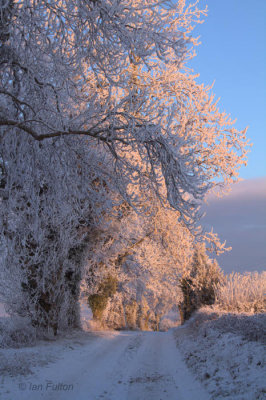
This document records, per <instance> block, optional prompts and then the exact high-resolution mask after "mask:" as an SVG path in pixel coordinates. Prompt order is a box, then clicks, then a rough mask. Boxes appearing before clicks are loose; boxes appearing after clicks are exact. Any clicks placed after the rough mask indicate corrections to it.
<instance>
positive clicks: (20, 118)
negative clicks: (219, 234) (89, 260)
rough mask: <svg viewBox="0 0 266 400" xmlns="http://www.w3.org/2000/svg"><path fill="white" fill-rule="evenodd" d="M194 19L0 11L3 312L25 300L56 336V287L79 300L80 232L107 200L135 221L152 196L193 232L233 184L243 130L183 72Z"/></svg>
mask: <svg viewBox="0 0 266 400" xmlns="http://www.w3.org/2000/svg"><path fill="white" fill-rule="evenodd" d="M203 14H204V12H203V11H200V10H199V9H198V8H197V6H196V5H194V6H192V5H188V6H186V5H185V1H183V0H179V1H177V2H176V3H171V2H169V1H168V0H163V1H160V2H157V1H153V0H144V1H143V0H134V1H133V0H121V1H117V0H96V1H92V0H91V1H90V0H88V1H80V0H62V1H55V0H49V1H46V0H40V1H33V0H16V1H14V0H0V168H1V169H0V171H1V194H0V196H1V220H0V229H1V230H0V234H1V237H0V245H1V249H2V255H1V265H2V269H1V274H3V279H4V280H5V281H7V282H9V283H8V284H7V285H6V288H5V293H4V294H5V296H6V298H9V308H10V309H13V310H16V312H20V310H19V309H17V304H18V303H19V302H21V299H22V298H23V299H24V300H23V301H22V309H23V312H24V311H25V309H28V311H27V313H28V314H30V315H31V320H32V322H34V321H35V322H34V323H36V324H37V325H43V326H44V327H45V329H46V328H47V327H49V326H50V325H51V320H52V321H53V322H52V325H53V327H54V328H53V329H54V331H56V329H57V326H58V324H59V319H60V315H63V312H62V310H64V307H65V306H63V305H64V304H70V303H71V304H72V302H71V301H69V302H68V301H67V300H66V295H65V294H62V293H63V291H62V289H63V288H66V280H67V279H68V282H69V284H68V289H67V290H66V293H69V296H70V297H71V296H72V297H74V298H75V299H76V298H77V296H78V294H77V290H76V289H77V285H74V286H73V279H74V281H77V282H78V281H79V274H80V265H81V264H82V260H81V259H80V257H81V258H82V257H83V250H84V251H85V247H86V246H87V244H88V242H89V243H90V244H91V243H94V240H95V238H94V237H93V234H92V233H89V232H87V231H90V232H91V231H92V232H94V233H95V232H96V230H94V229H93V223H92V220H94V219H95V218H97V217H98V216H99V215H101V216H103V215H104V214H107V212H108V211H106V210H108V209H112V210H114V209H115V208H114V203H113V201H114V199H115V196H113V193H114V192H115V193H116V196H117V198H119V199H120V197H119V196H121V197H122V198H123V199H124V202H125V204H126V207H128V206H133V207H135V208H137V207H139V206H141V209H142V212H145V210H146V212H148V211H147V209H148V205H149V201H150V197H151V196H157V197H158V198H160V200H161V201H162V203H163V204H164V205H166V204H170V205H171V207H172V208H173V209H175V210H177V212H178V213H177V215H178V217H179V218H180V223H182V224H183V225H187V226H189V227H193V226H194V225H195V224H196V222H197V219H198V217H199V215H198V206H199V203H200V201H201V200H202V199H203V198H204V196H205V195H206V193H207V192H208V191H209V190H210V189H211V188H212V187H214V186H221V187H223V186H224V185H225V184H228V183H231V182H233V181H234V180H236V179H237V171H238V169H239V167H240V166H241V165H242V164H243V163H244V162H245V160H246V139H245V132H244V131H243V132H238V131H237V130H236V129H234V128H233V122H232V121H231V120H230V118H229V117H228V116H227V115H226V114H225V113H220V112H219V110H218V107H217V104H216V102H215V101H214V98H213V96H212V95H211V92H210V88H205V87H204V86H203V85H198V84H197V83H196V82H195V77H194V76H193V75H191V74H190V73H189V71H188V70H187V69H186V61H187V60H188V59H189V58H190V57H192V55H193V46H194V45H196V40H195V39H193V37H192V35H191V32H192V29H193V24H195V23H197V22H199V20H200V18H201V16H202V15H203ZM108 173H109V175H108ZM119 202H120V203H121V201H120V200H119ZM104 210H105V211H104ZM146 226H148V225H146ZM84 229H85V230H86V232H84ZM148 233H149V232H148V231H147V234H148ZM85 236H86V240H85ZM136 237H137V236H136ZM83 239H84V240H85V242H86V244H84V247H83V245H82V240H83ZM125 240H126V239H125ZM119 243H120V242H119ZM80 246H81V247H80ZM68 269H70V270H71V272H69V274H67V271H68ZM75 275H77V276H76V277H75V278H74V276H75ZM13 276H15V279H14V280H13V284H12V285H13V286H12V285H11V282H12V277H13ZM67 276H68V278H67ZM62 277H63V278H62ZM62 279H63V281H64V283H63V286H62V283H61V282H62ZM46 285H48V287H49V288H50V289H51V290H50V289H49V290H48V289H47V286H46ZM8 288H9V289H8ZM12 288H13V293H12ZM14 288H15V289H14ZM52 288H53V289H52ZM47 290H48V292H49V294H47V293H48V292H47ZM12 296H13V297H12ZM21 296H22V297H21ZM26 298H27V300H25V299H26ZM47 299H49V301H48V300H47ZM24 301H25V304H24V303H23V302H24ZM47 301H48V305H47ZM73 304H74V303H73ZM67 307H68V306H67ZM60 310H61V311H60ZM65 315H67V314H65ZM70 315H71V313H70ZM36 321H37V322H36Z"/></svg>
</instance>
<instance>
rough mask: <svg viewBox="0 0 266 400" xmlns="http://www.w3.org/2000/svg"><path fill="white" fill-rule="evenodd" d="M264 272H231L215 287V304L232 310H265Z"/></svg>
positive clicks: (265, 282)
mask: <svg viewBox="0 0 266 400" xmlns="http://www.w3.org/2000/svg"><path fill="white" fill-rule="evenodd" d="M265 292H266V272H265V271H263V272H262V273H258V272H253V273H251V272H248V273H245V274H240V273H232V274H230V275H228V276H227V277H226V282H225V283H224V284H218V285H217V287H216V304H217V306H218V307H219V308H220V309H222V310H227V311H232V312H254V313H258V312H265V311H266V300H265Z"/></svg>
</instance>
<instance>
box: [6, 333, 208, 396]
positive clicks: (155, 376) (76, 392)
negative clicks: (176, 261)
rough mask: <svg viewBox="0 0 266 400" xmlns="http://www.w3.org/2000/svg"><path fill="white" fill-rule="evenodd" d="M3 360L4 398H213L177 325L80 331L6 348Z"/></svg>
mask: <svg viewBox="0 0 266 400" xmlns="http://www.w3.org/2000/svg"><path fill="white" fill-rule="evenodd" d="M1 365H2V368H1V375H2V379H1V380H0V392H1V396H0V399H1V400H2V399H3V400H23V399H27V400H38V399H47V400H48V399H49V400H52V399H56V400H60V399H64V400H67V399H71V400H72V399H73V400H74V399H75V400H76V399H78V400H127V399H128V400H144V399H145V400H149V399H152V400H160V399H161V400H166V399H167V400H177V399H178V400H195V399H197V400H207V399H209V396H208V394H207V392H206V391H205V390H204V389H203V388H202V386H201V384H200V383H199V382H197V381H195V379H194V378H193V376H192V375H191V374H190V372H189V371H188V369H187V367H186V365H185V363H184V361H183V360H182V357H181V354H180V352H179V350H178V349H177V347H176V343H175V339H174V336H173V331H168V332H127V331H124V332H94V333H92V332H91V333H89V332H76V333H74V334H71V335H69V336H68V337H64V338H61V339H59V340H58V341H56V342H40V343H38V345H37V346H34V347H27V348H25V347H24V348H21V349H3V350H1ZM11 375H12V376H11Z"/></svg>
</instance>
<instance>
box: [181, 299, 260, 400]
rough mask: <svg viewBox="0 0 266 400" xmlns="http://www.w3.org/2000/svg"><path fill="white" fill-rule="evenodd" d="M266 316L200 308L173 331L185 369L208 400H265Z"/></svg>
mask: <svg viewBox="0 0 266 400" xmlns="http://www.w3.org/2000/svg"><path fill="white" fill-rule="evenodd" d="M265 328H266V314H257V315H249V314H229V313H225V312H221V311H218V310H215V309H212V308H210V307H208V308H207V307H206V308H202V309H201V310H199V311H198V312H196V313H195V315H194V316H193V317H192V318H191V320H189V321H188V322H187V323H186V324H184V325H183V326H182V327H179V328H178V329H176V330H175V337H176V340H177V344H178V348H179V350H180V351H181V353H182V355H183V357H184V360H185V361H186V364H187V366H188V367H189V368H190V369H191V370H192V372H193V373H194V375H195V376H196V377H197V378H198V379H199V380H200V381H201V382H202V383H203V384H204V385H205V387H206V389H207V391H208V392H209V394H210V395H211V399H213V400H214V399H215V400H219V399H230V400H251V399H252V400H262V399H266V382H265V373H266V371H265V358H266V354H265V343H266V338H265V336H266V333H265V332H266V329H265Z"/></svg>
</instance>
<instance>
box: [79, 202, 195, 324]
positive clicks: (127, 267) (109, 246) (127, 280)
mask: <svg viewBox="0 0 266 400" xmlns="http://www.w3.org/2000/svg"><path fill="white" fill-rule="evenodd" d="M151 201H152V199H151ZM152 210H153V213H152V214H150V213H148V214H147V215H146V214H138V213H136V212H135V211H133V210H132V209H130V208H128V207H127V208H126V209H125V206H124V205H121V208H120V210H119V211H120V213H119V212H118V216H117V217H116V218H115V217H112V219H111V221H105V223H103V224H102V225H101V229H99V227H98V229H99V231H98V234H97V240H95V241H94V243H93V244H92V246H91V249H90V252H89V255H88V258H89V259H88V263H87V268H86V269H87V276H86V280H87V285H88V287H87V292H88V294H89V295H90V296H92V297H91V298H92V299H95V300H100V297H101V298H102V299H103V293H102V290H101V288H102V286H103V282H105V280H106V277H108V276H109V274H112V276H113V277H115V278H116V280H117V288H116V293H113V294H112V296H110V297H109V299H107V298H106V296H104V300H105V301H104V307H103V309H102V314H101V320H102V322H103V323H105V324H106V325H107V326H109V327H115V328H136V327H137V326H138V327H142V329H144V327H146V328H145V329H147V327H148V323H149V322H150V326H151V325H153V326H154V328H155V326H158V324H159V321H160V318H161V317H162V316H163V315H164V314H166V313H167V312H168V311H170V310H171V309H172V307H174V306H175V307H176V308H177V306H178V303H179V302H180V301H181V299H182V294H181V290H180V289H179V287H178V283H179V280H180V277H181V276H182V275H183V274H184V273H185V271H186V269H187V268H188V266H189V263H190V259H191V256H192V254H193V251H192V250H193V249H192V246H193V236H192V235H191V233H190V232H189V230H188V229H187V228H186V227H185V226H184V225H182V224H180V223H179V222H178V219H177V217H176V215H175V214H176V211H174V210H171V209H167V208H166V207H163V206H162V205H161V204H160V203H158V201H156V199H153V203H152ZM107 300H108V301H107ZM101 304H103V303H101Z"/></svg>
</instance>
